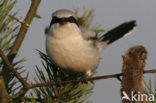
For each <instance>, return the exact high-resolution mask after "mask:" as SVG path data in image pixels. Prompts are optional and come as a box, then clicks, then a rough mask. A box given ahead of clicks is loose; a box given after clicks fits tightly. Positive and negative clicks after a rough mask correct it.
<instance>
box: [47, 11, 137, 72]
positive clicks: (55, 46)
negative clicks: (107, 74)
mask: <svg viewBox="0 0 156 103" xmlns="http://www.w3.org/2000/svg"><path fill="white" fill-rule="evenodd" d="M136 27H137V25H136V21H135V20H133V21H129V22H125V23H123V24H121V25H119V26H117V27H116V28H114V29H112V30H110V31H108V32H107V33H105V34H104V35H102V36H100V37H97V35H96V33H95V32H93V31H91V30H89V29H87V28H84V27H81V26H80V25H79V24H78V22H77V20H76V19H75V14H74V13H73V12H72V11H70V10H66V9H61V10H57V11H55V12H54V13H53V14H52V21H51V23H50V26H49V27H47V28H46V30H45V34H46V50H47V54H48V55H49V56H50V57H51V58H52V59H53V60H54V61H55V63H56V64H57V65H58V66H60V67H62V68H63V69H64V70H67V71H68V70H69V71H73V72H76V73H77V72H78V73H85V74H86V75H91V72H92V71H94V70H95V69H96V68H97V67H98V65H99V61H100V57H99V55H100V53H101V51H102V50H103V49H104V48H105V47H106V46H108V45H109V44H111V43H113V42H114V41H116V40H119V39H121V38H123V37H125V36H127V35H129V34H131V33H132V32H133V31H134V30H135V29H136Z"/></svg>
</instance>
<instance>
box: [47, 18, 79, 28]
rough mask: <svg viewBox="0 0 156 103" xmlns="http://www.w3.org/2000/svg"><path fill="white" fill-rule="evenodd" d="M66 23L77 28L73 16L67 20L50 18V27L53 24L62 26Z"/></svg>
mask: <svg viewBox="0 0 156 103" xmlns="http://www.w3.org/2000/svg"><path fill="white" fill-rule="evenodd" d="M67 22H70V23H75V24H76V25H77V26H79V25H78V22H77V20H76V19H75V18H74V17H73V16H70V17H68V18H58V17H56V16H54V17H53V18H52V21H51V23H50V26H51V25H53V24H55V23H59V24H61V25H63V24H65V23H67Z"/></svg>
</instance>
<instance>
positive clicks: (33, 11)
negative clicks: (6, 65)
mask: <svg viewBox="0 0 156 103" xmlns="http://www.w3.org/2000/svg"><path fill="white" fill-rule="evenodd" d="M40 1H41V0H31V6H30V9H29V11H28V13H27V15H26V17H25V19H24V23H22V24H21V28H20V31H19V33H18V35H17V38H16V40H15V42H14V44H13V47H12V48H11V51H10V52H9V54H8V56H7V57H8V59H9V60H10V62H12V60H13V59H14V57H15V56H16V54H17V53H18V50H19V48H20V46H21V44H22V42H23V39H24V37H25V35H26V33H27V31H28V28H29V25H30V24H31V22H32V20H33V18H34V17H36V15H37V13H36V12H37V8H38V6H39V4H40Z"/></svg>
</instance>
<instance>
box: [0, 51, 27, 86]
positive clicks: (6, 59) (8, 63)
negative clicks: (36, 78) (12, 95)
mask: <svg viewBox="0 0 156 103" xmlns="http://www.w3.org/2000/svg"><path fill="white" fill-rule="evenodd" d="M0 57H1V58H2V60H3V61H4V62H5V64H6V65H7V66H8V69H9V70H10V71H11V72H12V73H13V74H14V75H15V76H16V78H17V79H18V80H19V81H20V82H21V83H22V84H23V85H24V87H25V88H27V86H28V84H27V82H26V81H25V80H24V79H23V77H22V76H21V75H20V74H19V73H18V72H17V71H16V70H15V69H14V67H13V66H12V65H11V63H10V62H9V60H8V58H7V57H6V56H5V55H4V53H3V52H2V50H1V49H0Z"/></svg>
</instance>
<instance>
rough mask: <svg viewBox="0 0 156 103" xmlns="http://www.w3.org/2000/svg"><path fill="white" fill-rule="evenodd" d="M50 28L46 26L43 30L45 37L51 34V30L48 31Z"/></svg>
mask: <svg viewBox="0 0 156 103" xmlns="http://www.w3.org/2000/svg"><path fill="white" fill-rule="evenodd" d="M50 27H51V26H47V27H46V28H45V31H44V33H45V34H46V35H48V34H52V32H51V30H50Z"/></svg>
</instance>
